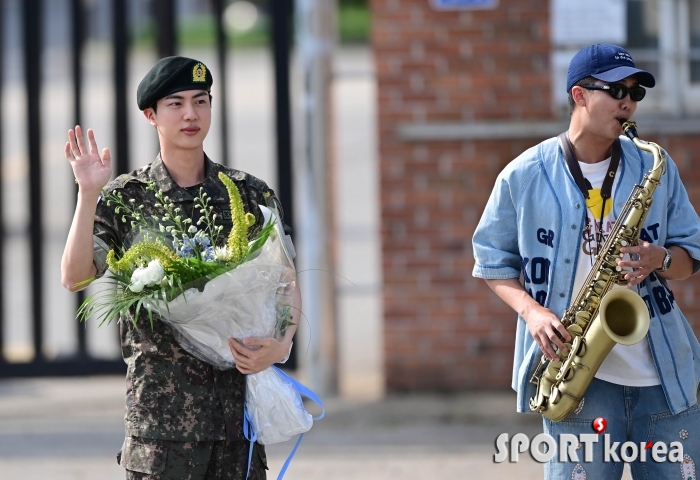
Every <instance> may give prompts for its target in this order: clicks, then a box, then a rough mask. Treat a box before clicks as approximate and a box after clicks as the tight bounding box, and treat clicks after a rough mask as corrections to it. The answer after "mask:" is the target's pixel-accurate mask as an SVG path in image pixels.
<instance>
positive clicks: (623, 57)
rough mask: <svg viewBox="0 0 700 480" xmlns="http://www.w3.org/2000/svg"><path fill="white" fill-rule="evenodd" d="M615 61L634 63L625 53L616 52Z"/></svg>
mask: <svg viewBox="0 0 700 480" xmlns="http://www.w3.org/2000/svg"><path fill="white" fill-rule="evenodd" d="M615 60H626V61H628V62H630V63H632V64H633V63H634V61H633V60H632V57H631V56H630V54H629V53H627V52H617V53H616V54H615Z"/></svg>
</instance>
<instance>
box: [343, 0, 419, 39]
mask: <svg viewBox="0 0 700 480" xmlns="http://www.w3.org/2000/svg"><path fill="white" fill-rule="evenodd" d="M426 1H427V0H426ZM337 22H338V34H339V37H340V41H341V43H365V42H367V41H368V40H369V32H370V25H371V24H370V14H369V9H368V8H367V4H366V2H364V1H346V2H341V4H340V8H339V9H338V17H337Z"/></svg>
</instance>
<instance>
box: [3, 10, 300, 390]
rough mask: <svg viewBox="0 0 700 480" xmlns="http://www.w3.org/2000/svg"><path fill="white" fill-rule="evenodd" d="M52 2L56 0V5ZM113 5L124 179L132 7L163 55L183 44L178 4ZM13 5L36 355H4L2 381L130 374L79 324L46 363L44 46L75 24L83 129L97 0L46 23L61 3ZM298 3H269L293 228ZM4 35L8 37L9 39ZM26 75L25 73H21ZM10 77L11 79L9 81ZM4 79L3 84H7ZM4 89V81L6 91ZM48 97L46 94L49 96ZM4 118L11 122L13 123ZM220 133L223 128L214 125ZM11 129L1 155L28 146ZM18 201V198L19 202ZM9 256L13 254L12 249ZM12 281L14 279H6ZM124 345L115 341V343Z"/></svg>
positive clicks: (220, 45) (223, 49) (77, 118)
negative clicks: (294, 16)
mask: <svg viewBox="0 0 700 480" xmlns="http://www.w3.org/2000/svg"><path fill="white" fill-rule="evenodd" d="M52 1H53V0H52ZM104 1H106V2H109V17H110V18H109V23H110V24H111V30H112V32H111V38H110V39H109V42H110V44H111V54H112V62H113V63H112V69H111V83H112V87H113V88H112V91H113V96H114V98H113V99H112V101H113V102H114V140H115V141H114V149H113V158H115V159H116V161H115V170H116V171H115V173H116V174H121V173H125V172H128V171H129V170H130V161H129V160H130V159H129V147H130V138H129V126H128V122H127V105H128V99H127V78H128V70H127V69H128V59H129V55H130V30H129V21H130V19H129V16H128V12H129V8H130V7H133V6H134V4H138V5H139V7H140V8H143V6H144V4H148V5H149V8H147V11H149V14H150V15H151V16H152V21H153V25H155V27H156V42H155V43H156V50H157V55H158V57H163V56H168V55H174V54H177V52H178V44H177V43H178V42H177V29H176V25H177V18H178V11H177V6H178V2H176V1H175V0H150V1H149V2H144V1H143V0H104ZM205 1H209V8H210V9H211V12H212V14H213V16H214V18H215V20H216V22H215V24H216V47H215V48H216V50H217V52H216V53H217V59H218V65H217V71H218V72H219V73H218V77H217V82H219V84H220V85H222V87H220V94H219V98H218V99H217V101H218V102H219V103H218V106H219V107H220V108H221V110H220V111H221V114H220V117H219V122H220V124H219V125H218V127H219V128H220V129H221V132H222V134H221V142H222V144H221V153H222V155H221V161H222V163H228V164H231V163H232V159H231V158H230V147H231V146H230V140H229V136H228V135H227V133H226V132H227V130H228V114H227V112H226V108H225V106H226V105H227V96H228V95H227V91H228V88H227V85H228V79H227V78H226V71H227V66H226V61H227V58H228V54H227V49H228V45H229V39H228V38H227V33H226V30H225V26H224V16H223V11H224V8H225V6H226V5H225V4H226V3H227V2H226V1H225V0H205ZM10 3H12V2H11V1H10V0H0V25H6V24H7V20H8V19H7V18H6V15H7V12H8V11H12V12H13V14H14V15H15V16H19V17H20V19H21V21H20V22H18V24H19V25H18V26H21V30H22V34H21V37H20V38H21V51H22V55H21V58H22V60H23V63H24V65H23V83H24V88H25V91H26V127H25V128H26V140H25V141H26V145H27V151H26V157H27V159H28V187H27V188H28V198H27V199H26V200H25V199H17V201H20V202H21V201H28V202H29V209H28V211H29V221H28V232H27V236H28V238H29V245H28V248H29V251H30V254H29V259H30V262H29V263H30V264H29V265H28V266H27V272H28V275H29V277H30V302H29V304H30V308H31V315H30V316H29V317H30V319H31V331H32V342H33V351H34V355H33V358H32V359H31V360H30V361H28V362H9V361H7V358H6V356H5V355H4V354H3V355H0V377H16V376H38V375H42V376H44V375H87V374H97V373H118V372H124V371H125V370H126V367H125V365H124V362H123V361H122V360H121V359H114V360H109V359H98V358H94V357H92V356H91V355H90V354H89V353H88V349H87V341H86V329H85V327H84V325H82V324H80V323H79V322H78V321H77V320H76V321H75V335H76V338H77V349H76V351H75V353H74V354H72V355H70V356H68V357H64V358H61V359H51V358H47V356H46V355H45V354H44V353H43V352H44V348H43V347H44V343H45V331H44V325H45V322H44V310H45V307H44V303H45V302H46V301H47V299H46V292H45V290H44V278H43V277H44V272H45V267H46V266H45V258H44V254H43V252H44V240H45V232H44V231H43V227H42V225H43V224H44V212H43V211H42V205H44V199H43V198H42V195H43V194H44V192H45V189H44V188H42V184H43V183H44V181H45V178H43V167H42V166H43V163H44V162H43V159H42V147H43V145H42V126H43V124H44V120H45V119H44V117H42V115H43V114H45V111H46V108H47V107H46V105H45V103H44V100H45V98H44V96H43V94H42V77H43V72H42V68H43V53H44V50H45V41H44V39H43V32H45V31H46V29H47V27H50V26H51V25H50V23H51V22H54V21H60V19H62V18H65V19H67V20H68V21H69V22H70V26H69V27H68V29H69V31H70V32H71V38H70V51H71V60H70V62H71V77H72V93H73V105H72V118H73V120H74V122H73V125H78V124H81V121H82V120H83V118H84V109H85V105H84V104H83V101H82V100H83V91H84V88H85V84H84V78H85V75H84V71H85V65H84V62H83V55H84V49H85V45H86V39H87V37H88V32H87V29H86V25H88V20H87V15H86V12H87V8H89V6H90V5H89V4H94V3H95V2H87V1H86V0H64V2H63V3H62V5H63V8H66V9H68V11H69V15H65V16H61V17H60V18H58V19H53V18H49V19H48V24H47V15H46V13H47V12H46V9H47V8H48V7H49V6H50V7H52V8H56V4H57V3H56V2H54V3H52V5H49V2H48V0H24V1H21V2H15V3H14V4H13V6H14V7H15V10H11V9H9V6H10V5H9V4H10ZM200 3H201V2H200ZM292 8H293V7H292V6H291V4H290V2H289V0H271V1H270V2H269V13H270V37H271V48H272V49H273V58H274V64H275V98H276V103H275V106H276V142H277V172H278V181H277V193H278V196H279V197H280V200H281V202H282V205H283V207H284V209H285V212H286V216H285V221H286V223H289V224H290V225H292V224H293V218H292V212H293V209H292V205H291V202H292V171H291V168H292V167H291V165H292V162H291V143H292V142H291V120H290V115H291V113H290V98H289V91H290V87H289V51H290V29H289V26H290V16H291V12H292ZM4 38H7V35H5V37H4ZM7 51H8V45H6V42H3V36H2V35H0V65H3V64H6V60H7V59H6V57H5V55H6V52H7ZM18 73H19V72H18ZM5 77H6V76H5ZM5 77H3V76H2V75H0V82H2V81H3V78H5ZM1 87H2V85H1V84H0V88H1ZM43 93H45V92H43ZM4 101H5V99H4V98H2V96H0V111H2V107H3V102H4ZM3 121H8V119H7V118H5V119H3ZM214 128H216V126H215V127H214ZM4 130H5V129H4V128H1V127H0V151H2V149H3V145H5V142H10V141H21V139H9V138H7V136H6V135H3V131H4ZM2 172H3V170H2V169H0V185H3V178H2V175H3V173H2ZM13 201H14V199H13ZM7 203H8V202H7V201H5V202H4V203H3V195H0V220H1V219H2V218H3V213H4V212H6V209H7V208H8V205H7ZM6 238H7V232H6V231H5V227H4V224H3V222H2V221H0V253H3V252H5V240H6ZM5 253H6V252H5ZM4 258H5V255H4V254H0V273H3V274H4V278H5V279H7V278H8V277H9V275H8V274H7V272H6V268H7V266H6V265H4V264H3V262H4ZM6 281H7V280H6ZM4 290H5V289H4V288H0V353H3V352H4V346H5V344H6V342H5V337H4V331H5V329H4V328H3V327H4V326H5V324H6V320H7V319H6V317H5V315H4V312H5V311H7V308H5V307H6V305H7V302H12V301H13V299H12V298H5V297H6V295H5V294H4ZM84 298H85V296H84V294H83V293H79V294H77V295H75V300H76V304H75V307H76V310H77V307H78V306H79V305H80V304H81V303H82V301H83V300H84ZM114 341H115V342H117V341H118V340H117V339H116V338H115V340H114ZM286 367H289V368H295V367H296V361H295V356H294V355H293V356H292V357H291V358H290V361H289V362H288V363H287V364H286Z"/></svg>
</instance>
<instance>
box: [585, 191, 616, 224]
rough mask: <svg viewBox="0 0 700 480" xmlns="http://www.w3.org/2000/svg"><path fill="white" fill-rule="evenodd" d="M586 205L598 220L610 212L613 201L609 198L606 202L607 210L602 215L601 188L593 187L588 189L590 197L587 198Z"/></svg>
mask: <svg viewBox="0 0 700 480" xmlns="http://www.w3.org/2000/svg"><path fill="white" fill-rule="evenodd" d="M586 205H587V206H588V209H589V210H590V211H591V212H592V213H593V217H594V218H595V219H596V220H602V219H604V218H605V217H607V216H608V215H609V214H610V210H612V205H613V201H612V198H609V199H608V200H607V201H606V202H605V211H604V212H603V215H602V216H600V211H601V209H602V208H603V197H602V196H601V195H600V188H591V189H590V190H588V198H587V199H586Z"/></svg>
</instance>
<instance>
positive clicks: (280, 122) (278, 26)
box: [271, 0, 294, 229]
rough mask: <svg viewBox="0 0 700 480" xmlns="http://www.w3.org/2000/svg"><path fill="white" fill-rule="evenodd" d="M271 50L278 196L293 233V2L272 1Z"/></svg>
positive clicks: (286, 220) (286, 221) (286, 0)
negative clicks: (291, 26) (291, 24)
mask: <svg viewBox="0 0 700 480" xmlns="http://www.w3.org/2000/svg"><path fill="white" fill-rule="evenodd" d="M271 13H272V49H273V55H274V61H275V105H276V118H275V122H276V128H277V195H278V197H279V199H280V202H282V207H283V208H284V221H285V223H286V224H287V225H289V226H290V227H292V229H294V221H293V214H294V209H293V208H292V207H293V205H292V121H291V107H290V97H289V48H290V41H289V38H290V32H289V25H290V2H289V0H272V12H271Z"/></svg>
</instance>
